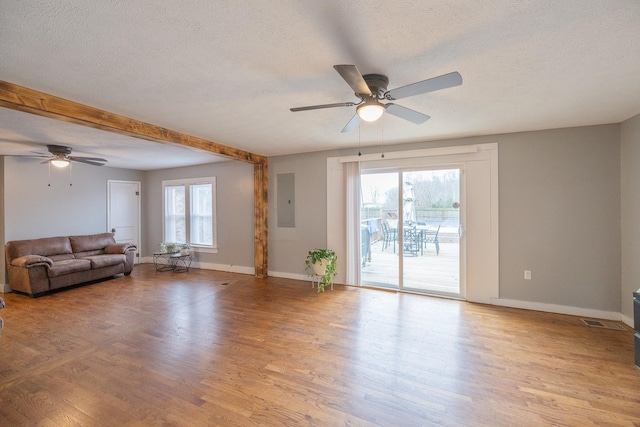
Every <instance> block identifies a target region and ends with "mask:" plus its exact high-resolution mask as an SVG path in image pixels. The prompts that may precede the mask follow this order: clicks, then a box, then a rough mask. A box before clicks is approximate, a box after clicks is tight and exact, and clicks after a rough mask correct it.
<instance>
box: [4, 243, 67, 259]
mask: <svg viewBox="0 0 640 427" xmlns="http://www.w3.org/2000/svg"><path fill="white" fill-rule="evenodd" d="M6 251H7V259H8V260H9V262H11V261H13V260H14V259H16V258H20V257H21V256H25V255H40V256H45V257H49V258H51V259H53V260H54V261H55V259H54V256H62V257H67V258H73V251H72V250H71V243H70V241H69V238H68V237H45V238H42V239H31V240H16V241H13V242H8V243H7V245H6ZM52 255H53V256H52Z"/></svg>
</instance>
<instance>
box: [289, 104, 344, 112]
mask: <svg viewBox="0 0 640 427" xmlns="http://www.w3.org/2000/svg"><path fill="white" fill-rule="evenodd" d="M354 105H356V103H354V102H337V103H335V104H322V105H310V106H308V107H295V108H289V110H291V111H293V112H296V111H308V110H319V109H321V108H333V107H353V106H354Z"/></svg>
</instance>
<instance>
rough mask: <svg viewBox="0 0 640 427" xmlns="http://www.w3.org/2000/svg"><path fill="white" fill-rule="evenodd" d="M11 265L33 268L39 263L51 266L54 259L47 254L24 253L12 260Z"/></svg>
mask: <svg viewBox="0 0 640 427" xmlns="http://www.w3.org/2000/svg"><path fill="white" fill-rule="evenodd" d="M11 265H12V266H14V267H24V268H31V267H35V266H37V265H46V266H47V267H51V266H52V265H53V261H52V260H51V258H47V257H46V256H40V255H24V256H21V257H19V258H16V259H14V260H13V261H11Z"/></svg>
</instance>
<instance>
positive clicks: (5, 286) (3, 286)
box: [0, 283, 12, 294]
mask: <svg viewBox="0 0 640 427" xmlns="http://www.w3.org/2000/svg"><path fill="white" fill-rule="evenodd" d="M0 291H2V293H3V294H9V293H11V292H12V291H11V286H9V284H8V283H3V284H0Z"/></svg>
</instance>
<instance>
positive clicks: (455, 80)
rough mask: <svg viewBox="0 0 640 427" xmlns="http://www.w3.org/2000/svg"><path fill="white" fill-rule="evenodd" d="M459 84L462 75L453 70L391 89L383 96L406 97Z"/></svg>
mask: <svg viewBox="0 0 640 427" xmlns="http://www.w3.org/2000/svg"><path fill="white" fill-rule="evenodd" d="M461 84H462V76H461V75H460V73H458V72H457V71H454V72H453V73H449V74H444V75H442V76H439V77H434V78H432V79H428V80H423V81H421V82H416V83H412V84H410V85H406V86H401V87H398V88H395V89H391V90H390V91H388V92H387V93H385V95H384V96H385V98H386V99H388V100H390V101H393V100H394V99H401V98H407V97H409V96H414V95H420V94H422V93H427V92H433V91H436V90H440V89H446V88H449V87H453V86H460V85H461Z"/></svg>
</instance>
